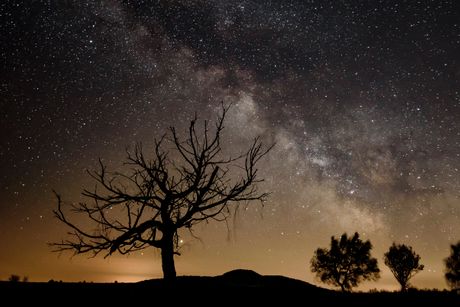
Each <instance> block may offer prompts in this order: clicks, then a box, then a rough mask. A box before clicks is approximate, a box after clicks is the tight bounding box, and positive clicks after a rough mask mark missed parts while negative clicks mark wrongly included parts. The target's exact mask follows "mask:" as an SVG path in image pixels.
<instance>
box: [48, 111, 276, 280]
mask: <svg viewBox="0 0 460 307" xmlns="http://www.w3.org/2000/svg"><path fill="white" fill-rule="evenodd" d="M227 111H228V107H222V113H221V115H220V116H219V117H218V119H217V121H216V124H215V128H214V129H210V127H209V123H208V122H207V121H204V125H203V128H202V129H199V128H197V125H196V122H197V120H196V116H195V119H193V120H192V121H191V122H190V125H189V128H188V131H187V132H186V135H187V136H186V137H185V138H184V139H182V138H181V137H180V136H179V135H178V133H177V132H176V129H175V128H174V127H171V128H170V130H169V133H167V134H166V135H164V136H163V137H162V138H160V139H156V140H155V142H154V146H153V150H152V153H151V158H148V157H147V156H146V155H145V153H144V150H143V147H142V146H141V144H138V145H137V146H136V147H135V149H134V150H133V151H129V150H128V151H127V160H126V165H127V166H128V167H129V169H130V170H129V171H127V172H124V173H121V172H118V173H117V172H115V173H110V172H108V171H107V169H106V166H105V165H104V164H103V163H102V161H101V160H100V161H99V163H100V170H99V171H95V172H89V175H90V176H91V177H92V178H93V179H94V180H95V181H96V187H95V188H94V190H84V191H83V193H82V194H83V196H85V197H87V198H88V199H89V200H90V203H80V204H72V205H71V210H72V211H71V212H73V213H77V214H78V213H80V214H82V215H84V216H85V217H86V218H87V219H88V221H89V222H92V224H93V225H92V226H91V228H89V230H88V229H84V228H83V227H81V226H78V225H76V224H75V223H74V222H72V221H71V220H70V219H69V212H66V211H64V208H63V207H64V206H63V202H62V200H61V197H60V195H58V194H57V193H56V197H57V202H58V206H57V209H56V210H55V211H54V214H55V216H56V217H57V218H58V219H59V220H60V221H62V222H63V223H64V224H65V225H67V226H68V227H70V229H71V232H70V236H71V238H70V239H68V240H64V241H61V242H59V243H52V244H51V245H52V246H53V247H54V248H55V250H56V251H66V250H71V251H73V252H74V253H75V254H83V253H92V254H93V255H94V256H95V255H97V254H99V253H101V252H104V253H105V256H106V257H107V256H109V255H112V254H113V253H114V252H119V253H121V254H127V253H130V252H133V251H137V250H142V249H144V248H147V247H154V248H158V249H160V250H161V261H162V269H163V275H164V279H168V280H171V279H174V278H175V277H176V269H175V265H174V255H178V254H179V252H178V248H179V234H178V230H179V229H189V230H190V231H192V228H193V227H194V226H195V225H196V224H199V223H201V222H207V221H210V220H216V221H224V220H226V219H227V218H228V217H229V216H230V215H231V210H230V209H229V205H231V204H238V203H239V202H242V201H244V202H248V201H253V200H259V201H263V200H265V198H266V196H267V193H261V192H259V191H258V189H257V183H259V182H261V181H262V180H261V179H260V178H259V177H258V169H257V163H258V162H259V161H260V159H261V158H262V157H264V156H265V155H266V154H267V153H268V152H269V150H270V149H271V148H272V146H270V147H268V148H264V147H263V146H262V143H261V141H260V139H259V138H255V139H254V141H253V143H252V145H250V146H249V148H248V149H247V151H245V152H243V153H242V154H240V155H239V156H236V157H230V156H225V155H223V154H222V148H221V143H222V139H221V138H222V130H223V129H224V119H225V116H226V113H227ZM199 131H201V133H200V132H199Z"/></svg>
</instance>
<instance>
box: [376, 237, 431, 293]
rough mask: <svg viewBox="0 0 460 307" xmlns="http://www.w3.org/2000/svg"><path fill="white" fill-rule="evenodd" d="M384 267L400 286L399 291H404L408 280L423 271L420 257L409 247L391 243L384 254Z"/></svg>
mask: <svg viewBox="0 0 460 307" xmlns="http://www.w3.org/2000/svg"><path fill="white" fill-rule="evenodd" d="M383 258H384V261H385V265H386V266H388V267H389V268H390V270H391V272H392V273H393V275H394V277H395V278H396V280H397V281H398V282H399V284H400V285H401V291H406V290H407V287H408V286H409V280H410V279H411V278H412V277H414V275H415V274H417V273H418V272H420V271H421V270H423V267H424V266H423V264H420V256H419V255H418V254H417V253H416V252H414V251H413V250H412V247H411V246H406V245H404V244H396V243H393V245H392V246H390V248H389V250H388V251H387V252H386V253H385V254H384V257H383Z"/></svg>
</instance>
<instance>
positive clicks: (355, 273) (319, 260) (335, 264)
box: [311, 232, 380, 291]
mask: <svg viewBox="0 0 460 307" xmlns="http://www.w3.org/2000/svg"><path fill="white" fill-rule="evenodd" d="M371 249H372V244H371V242H370V241H369V240H368V241H365V242H363V241H362V240H361V239H360V238H359V234H358V233H357V232H356V233H355V234H354V235H353V237H350V238H349V237H347V234H346V233H344V234H343V235H342V236H341V237H340V240H338V239H336V238H335V237H332V238H331V247H330V249H327V248H318V249H317V250H316V251H315V253H314V255H313V258H312V259H311V271H312V272H313V273H316V276H317V277H318V278H319V279H320V280H321V281H322V282H324V283H326V284H330V285H333V286H337V287H340V289H341V290H342V291H351V289H352V288H353V287H356V286H358V284H359V283H360V282H362V281H365V280H377V279H378V278H380V274H379V273H380V270H379V268H378V265H377V259H375V258H372V257H371V254H370V252H371Z"/></svg>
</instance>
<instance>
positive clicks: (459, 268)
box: [444, 241, 460, 290]
mask: <svg viewBox="0 0 460 307" xmlns="http://www.w3.org/2000/svg"><path fill="white" fill-rule="evenodd" d="M444 263H445V265H446V271H445V275H444V276H445V277H446V281H447V284H448V285H449V287H450V288H451V289H453V290H460V241H459V242H457V244H452V245H451V246H450V255H449V257H447V258H446V259H444Z"/></svg>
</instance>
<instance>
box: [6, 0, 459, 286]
mask: <svg viewBox="0 0 460 307" xmlns="http://www.w3.org/2000/svg"><path fill="white" fill-rule="evenodd" d="M0 20H1V22H0V29H1V33H2V35H1V38H0V46H1V47H0V51H1V57H0V61H1V62H0V63H1V70H2V73H1V74H0V81H1V82H0V86H1V97H0V106H1V112H0V118H1V121H0V128H1V131H2V133H1V138H0V170H1V174H0V196H1V197H0V221H1V225H2V226H1V227H0V238H1V240H2V242H3V246H4V247H5V249H4V250H5V252H3V253H1V254H0V277H2V278H5V277H6V276H8V275H9V274H12V273H19V274H24V275H29V276H30V278H31V280H47V279H50V278H55V279H64V280H83V279H87V280H96V281H113V280H114V279H118V280H141V279H144V278H152V277H158V276H161V271H160V269H161V266H160V263H159V257H157V256H155V251H146V252H145V253H142V254H141V253H138V254H134V255H132V256H130V257H129V258H126V257H122V256H116V257H113V258H112V259H109V260H103V259H91V260H87V259H86V258H85V257H77V258H78V259H77V258H73V259H72V260H69V256H68V255H62V256H61V257H60V258H57V255H56V254H52V253H50V250H49V248H48V247H47V246H46V242H49V241H52V240H57V239H59V238H62V237H63V236H64V235H65V228H63V227H62V225H59V224H58V222H57V221H56V220H54V219H53V218H52V213H51V210H52V209H53V208H54V207H55V206H56V202H55V200H54V198H53V194H52V189H55V190H58V191H59V192H60V193H61V194H62V196H63V197H64V198H65V199H66V200H68V201H79V200H81V198H80V196H79V193H80V192H81V190H82V189H83V187H91V186H92V185H93V184H94V183H93V182H91V181H90V180H89V179H88V176H87V175H86V172H85V171H86V170H87V169H93V168H95V167H96V166H97V159H98V158H99V157H101V158H103V159H104V160H105V161H106V162H107V163H108V164H109V165H110V166H111V167H114V168H116V167H117V166H120V165H121V163H122V162H123V158H124V155H125V152H124V150H125V148H126V147H127V146H132V144H134V143H135V142H137V141H142V142H144V143H146V144H149V142H151V141H152V140H153V137H155V136H159V135H161V134H163V133H164V132H165V131H166V129H167V128H168V127H169V126H171V125H174V126H176V127H177V128H178V129H185V128H186V127H187V125H188V122H189V120H190V119H191V118H192V117H193V114H194V113H195V112H196V113H197V114H198V116H199V117H200V118H201V119H213V118H215V117H216V115H217V113H218V111H219V110H220V109H219V106H220V103H221V102H224V103H225V104H232V105H233V107H232V108H231V111H230V114H229V117H228V118H227V122H226V128H225V129H226V130H225V138H226V140H227V144H226V145H225V146H226V147H228V148H227V149H228V151H231V150H236V151H238V150H240V149H243V148H245V146H247V144H248V142H250V140H251V138H252V137H254V136H256V135H261V136H262V137H263V139H264V140H265V142H267V143H271V142H275V143H276V146H275V148H274V150H273V151H272V152H271V154H270V155H269V156H268V157H267V159H266V160H265V161H264V162H262V164H261V176H262V177H264V178H265V182H264V183H263V184H262V187H261V188H263V189H266V190H268V191H270V192H271V196H270V199H269V201H267V203H266V204H265V205H264V206H263V207H261V206H260V205H258V204H254V206H252V205H251V206H248V207H242V208H240V210H239V211H238V213H237V215H236V217H235V218H234V219H232V220H231V221H230V222H229V223H228V225H225V224H216V223H210V224H208V225H203V226H202V227H201V226H200V227H198V229H197V232H196V234H197V236H198V237H199V238H200V239H194V238H192V237H190V235H188V234H187V233H184V234H182V235H183V240H184V244H183V247H182V249H183V255H182V256H180V257H178V258H177V262H178V263H177V267H178V273H179V274H185V275H190V274H201V275H205V274H209V275H216V274H221V273H223V272H225V271H226V270H230V269H234V268H237V267H243V268H250V269H254V270H256V271H258V272H259V273H262V274H282V275H286V276H291V277H295V278H299V279H303V280H307V281H310V282H317V281H316V280H315V279H314V278H313V276H312V275H311V273H310V272H309V259H310V258H311V256H312V253H313V251H314V249H315V248H317V247H319V246H326V245H327V244H328V242H329V238H330V236H332V235H336V236H337V235H340V234H341V233H343V232H349V233H351V232H354V231H358V232H360V234H361V235H363V237H365V238H366V239H370V240H371V242H372V243H373V244H374V250H373V255H374V256H376V257H377V258H378V259H379V263H380V267H381V269H383V270H384V272H383V278H382V280H381V281H380V282H378V283H374V284H371V283H369V284H368V285H367V286H368V287H376V288H396V286H397V285H396V284H395V282H394V280H393V279H392V277H391V274H390V273H389V272H388V271H386V269H385V267H384V265H383V261H382V260H381V259H382V255H383V252H384V251H386V250H387V249H388V247H389V245H390V244H391V242H393V241H396V242H400V243H406V244H410V245H412V246H413V247H414V250H415V251H417V252H418V253H419V254H420V256H421V257H422V263H424V264H425V270H424V271H423V272H422V273H420V274H419V275H417V277H416V278H414V284H415V285H417V286H420V287H437V288H443V287H445V282H444V280H443V276H442V269H443V263H442V259H443V258H445V257H446V256H447V255H448V251H449V244H450V243H453V242H456V241H458V240H459V239H460V223H459V221H460V200H459V197H460V172H459V168H460V126H459V124H458V122H459V120H460V92H459V91H460V63H459V61H460V58H459V54H460V22H459V20H460V7H459V5H458V3H456V1H453V0H452V1H423V2H419V1H217V0H216V1H204V0H203V1H199V0H197V1H185V0H182V1H181V0H170V1H167V0H164V1H151V2H149V1H116V0H102V1H27V2H24V3H21V2H19V1H2V3H1V4H0ZM81 222H82V223H84V221H81Z"/></svg>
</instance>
